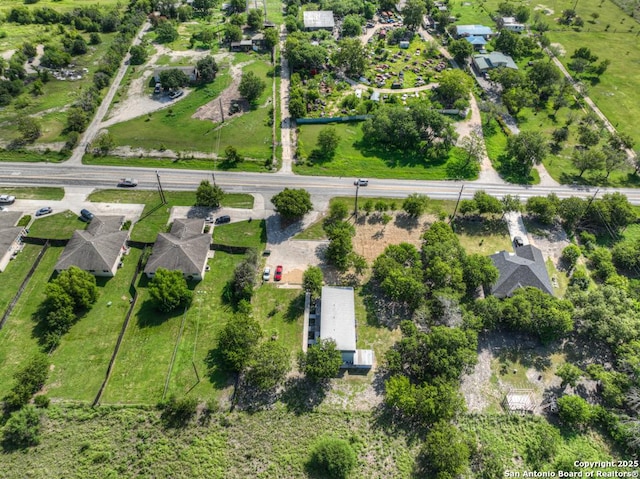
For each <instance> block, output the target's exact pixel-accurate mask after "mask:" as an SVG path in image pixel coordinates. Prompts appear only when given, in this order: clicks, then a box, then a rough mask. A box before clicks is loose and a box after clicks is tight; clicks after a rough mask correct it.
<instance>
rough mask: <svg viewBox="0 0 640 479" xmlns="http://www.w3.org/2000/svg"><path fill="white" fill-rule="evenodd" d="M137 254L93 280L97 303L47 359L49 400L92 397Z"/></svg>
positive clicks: (120, 316)
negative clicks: (107, 275)
mask: <svg viewBox="0 0 640 479" xmlns="http://www.w3.org/2000/svg"><path fill="white" fill-rule="evenodd" d="M141 253H142V251H141V250H139V249H135V248H131V249H130V253H129V255H128V256H124V257H123V263H124V265H123V267H122V268H121V269H119V270H118V271H117V274H116V275H115V277H113V278H109V279H107V278H96V279H97V283H98V286H99V294H98V301H97V302H96V304H94V305H93V307H92V308H91V310H90V311H89V312H88V313H87V314H86V315H85V316H84V317H82V318H81V319H80V320H79V321H78V322H77V323H76V324H75V325H74V326H73V327H72V328H71V329H70V330H69V332H68V333H67V334H65V335H64V336H63V337H62V341H61V342H60V346H58V348H57V349H56V350H55V351H54V353H53V354H52V355H51V362H52V363H53V365H54V367H53V369H52V372H51V375H50V376H49V381H48V383H47V390H48V394H49V395H50V396H51V397H55V398H65V399H75V400H82V401H92V400H93V399H94V398H95V397H96V394H97V393H98V390H99V389H100V385H101V384H102V381H103V379H104V375H105V373H106V371H107V366H108V364H109V361H110V360H111V355H112V354H113V349H114V347H115V345H116V340H117V338H118V334H120V330H121V328H122V322H123V321H124V318H125V316H126V314H127V311H128V310H129V298H130V297H131V295H130V292H129V285H130V283H131V279H132V277H133V275H134V273H135V270H136V266H137V264H138V259H139V258H140V254H141Z"/></svg>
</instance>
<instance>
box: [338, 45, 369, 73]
mask: <svg viewBox="0 0 640 479" xmlns="http://www.w3.org/2000/svg"><path fill="white" fill-rule="evenodd" d="M331 61H332V62H333V64H334V65H335V66H336V67H338V68H340V69H342V70H344V71H345V73H346V74H347V75H352V76H359V75H362V74H363V73H364V70H365V68H366V67H367V52H366V51H365V49H364V46H363V45H362V42H361V41H360V39H359V38H344V39H342V40H340V41H339V42H338V48H337V49H336V51H335V52H334V53H333V55H332V57H331Z"/></svg>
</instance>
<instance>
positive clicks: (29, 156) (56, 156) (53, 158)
mask: <svg viewBox="0 0 640 479" xmlns="http://www.w3.org/2000/svg"><path fill="white" fill-rule="evenodd" d="M67 159H69V156H68V155H65V154H62V153H55V152H52V153H40V152H38V151H31V150H0V161H22V162H25V163H60V162H61V161H65V160H67Z"/></svg>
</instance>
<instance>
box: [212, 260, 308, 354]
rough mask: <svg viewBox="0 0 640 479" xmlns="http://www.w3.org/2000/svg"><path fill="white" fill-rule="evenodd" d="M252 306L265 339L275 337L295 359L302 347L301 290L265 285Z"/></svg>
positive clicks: (302, 303)
mask: <svg viewBox="0 0 640 479" xmlns="http://www.w3.org/2000/svg"><path fill="white" fill-rule="evenodd" d="M216 254H217V253H216ZM252 304H253V307H254V310H253V311H254V316H255V318H256V320H257V321H258V322H259V323H260V326H262V330H263V331H264V338H265V339H267V340H269V339H270V338H272V337H273V338H277V340H278V341H280V342H282V344H284V345H285V346H286V348H287V349H288V350H289V351H291V353H292V356H291V358H292V360H294V359H295V354H296V353H297V352H298V351H300V350H301V348H302V316H303V313H304V296H303V292H302V290H301V289H286V288H278V287H276V285H275V284H273V283H265V284H263V285H262V286H260V287H259V288H258V290H257V291H256V293H255V294H254V296H253V301H252Z"/></svg>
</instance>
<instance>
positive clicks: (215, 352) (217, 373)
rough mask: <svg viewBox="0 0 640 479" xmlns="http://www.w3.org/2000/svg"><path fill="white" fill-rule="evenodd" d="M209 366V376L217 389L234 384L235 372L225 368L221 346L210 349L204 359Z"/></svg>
mask: <svg viewBox="0 0 640 479" xmlns="http://www.w3.org/2000/svg"><path fill="white" fill-rule="evenodd" d="M204 363H205V365H206V366H207V378H208V379H209V382H210V383H211V385H212V386H213V387H214V388H215V389H224V388H226V387H228V386H231V385H232V384H233V380H232V379H233V374H232V373H231V372H230V371H227V370H226V369H224V368H223V367H222V366H221V364H223V360H222V353H221V351H220V348H218V347H215V348H213V349H210V350H209V352H208V353H207V357H206V358H205V360H204Z"/></svg>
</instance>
